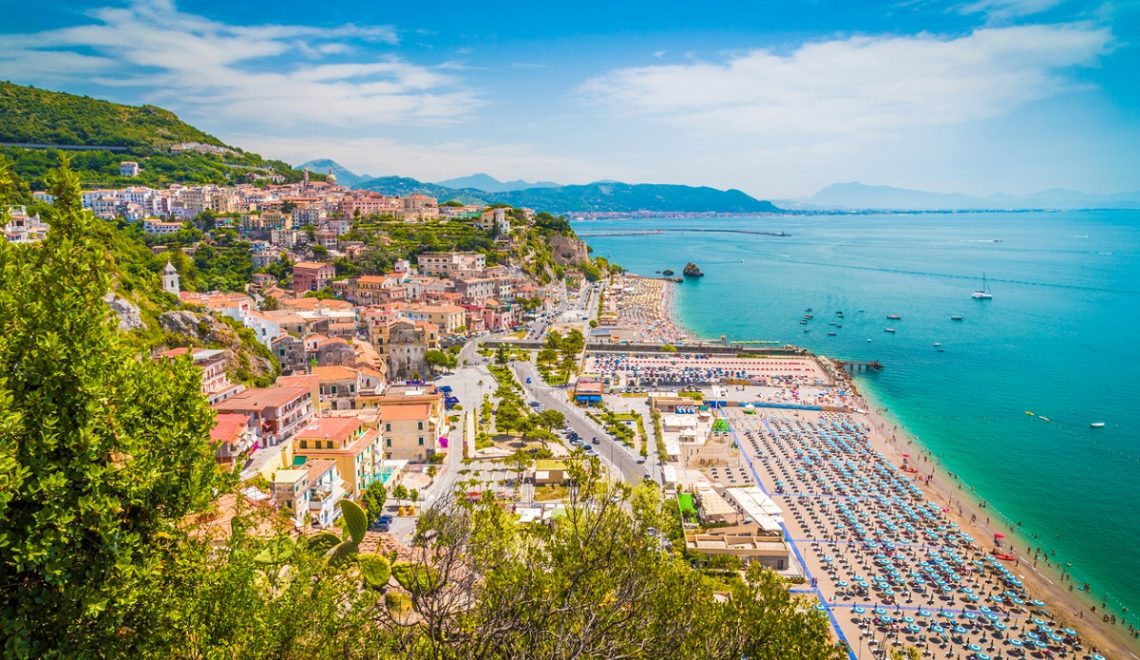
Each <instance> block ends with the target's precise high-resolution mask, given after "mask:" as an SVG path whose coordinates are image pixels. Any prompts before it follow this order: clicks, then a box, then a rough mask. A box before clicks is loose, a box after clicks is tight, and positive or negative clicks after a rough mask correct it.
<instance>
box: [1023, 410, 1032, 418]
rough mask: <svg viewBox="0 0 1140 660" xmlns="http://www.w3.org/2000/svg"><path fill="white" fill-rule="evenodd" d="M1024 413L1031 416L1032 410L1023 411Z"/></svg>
mask: <svg viewBox="0 0 1140 660" xmlns="http://www.w3.org/2000/svg"><path fill="white" fill-rule="evenodd" d="M1025 414H1026V415H1029V416H1030V417H1033V415H1034V412H1033V411H1032V410H1026V411H1025Z"/></svg>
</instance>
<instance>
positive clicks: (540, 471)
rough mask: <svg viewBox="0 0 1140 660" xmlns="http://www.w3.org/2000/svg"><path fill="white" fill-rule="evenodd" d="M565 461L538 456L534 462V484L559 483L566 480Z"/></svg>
mask: <svg viewBox="0 0 1140 660" xmlns="http://www.w3.org/2000/svg"><path fill="white" fill-rule="evenodd" d="M566 476H567V475H566V463H565V462H563V461H557V460H554V459H548V458H540V459H538V460H537V461H535V462H534V485H535V486H544V485H547V484H560V483H562V482H564V481H566Z"/></svg>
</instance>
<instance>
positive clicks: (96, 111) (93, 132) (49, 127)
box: [0, 82, 226, 147]
mask: <svg viewBox="0 0 1140 660" xmlns="http://www.w3.org/2000/svg"><path fill="white" fill-rule="evenodd" d="M0 142H21V143H23V142H30V143H36V144H65V145H75V146H112V147H117V146H124V147H167V146H170V145H172V144H178V143H181V142H200V143H202V144H212V145H214V146H217V147H224V146H226V145H225V144H223V143H222V141H221V140H219V139H218V138H216V137H214V136H212V135H209V134H208V133H204V132H202V131H200V130H198V129H197V128H194V127H193V126H191V125H189V124H187V123H185V122H183V121H182V120H180V119H179V118H178V117H177V116H176V115H175V114H174V113H173V112H170V111H169V110H164V109H162V108H158V107H155V106H153V105H143V106H131V105H120V104H118V103H110V102H108V101H100V100H98V99H93V98H90V97H87V96H76V95H74V94H63V93H60V92H49V91H47V90H43V89H37V88H35V87H23V86H21V85H15V84H12V83H8V82H0Z"/></svg>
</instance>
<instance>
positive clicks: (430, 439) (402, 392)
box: [356, 388, 447, 462]
mask: <svg viewBox="0 0 1140 660" xmlns="http://www.w3.org/2000/svg"><path fill="white" fill-rule="evenodd" d="M356 401H357V405H356V407H357V408H377V409H378V410H379V413H380V420H379V429H380V435H381V437H382V438H383V446H382V449H383V451H384V459H385V460H391V459H395V460H406V461H415V462H423V461H426V460H428V458H430V457H431V456H432V455H433V454H435V453H437V452H441V451H443V452H445V451H446V450H447V441H446V439H445V437H444V434H446V433H447V426H446V424H447V417H446V410H445V409H444V405H443V394H442V393H440V392H439V391H436V390H434V389H423V388H409V389H392V390H389V391H388V392H385V393H384V394H382V395H363V396H360V397H357V400H356Z"/></svg>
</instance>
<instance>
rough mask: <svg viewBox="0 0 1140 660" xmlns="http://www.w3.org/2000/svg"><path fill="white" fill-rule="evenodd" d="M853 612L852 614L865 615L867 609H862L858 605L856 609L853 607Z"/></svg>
mask: <svg viewBox="0 0 1140 660" xmlns="http://www.w3.org/2000/svg"><path fill="white" fill-rule="evenodd" d="M851 611H852V612H854V613H856V614H863V613H864V612H866V611H867V610H865V609H863V608H862V607H859V606H858V605H856V606H855V607H852V608H851Z"/></svg>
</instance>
